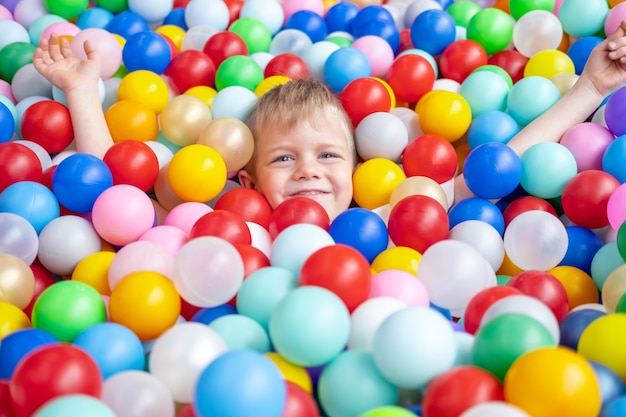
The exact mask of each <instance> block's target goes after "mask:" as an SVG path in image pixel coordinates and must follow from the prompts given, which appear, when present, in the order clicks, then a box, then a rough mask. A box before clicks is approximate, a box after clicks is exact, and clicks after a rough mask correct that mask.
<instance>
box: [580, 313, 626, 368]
mask: <svg viewBox="0 0 626 417" xmlns="http://www.w3.org/2000/svg"><path fill="white" fill-rule="evenodd" d="M623 326H624V317H623V315H622V314H608V315H601V316H600V317H598V318H596V319H595V320H593V321H591V322H590V323H589V324H588V325H587V326H586V327H585V329H584V330H583V332H582V335H581V336H580V340H579V342H578V352H579V353H580V354H581V355H582V356H583V357H585V358H587V359H589V360H593V361H595V362H598V363H600V364H603V365H605V366H607V367H608V368H610V369H611V370H612V371H614V372H615V373H616V374H617V375H619V376H620V378H623V376H624V374H625V369H626V367H625V366H624V361H623V360H622V359H621V358H619V357H618V356H614V353H615V352H617V350H616V349H619V347H620V346H621V345H622V344H623V343H624V340H623V338H622V337H621V332H620V330H621V329H622V328H623Z"/></svg>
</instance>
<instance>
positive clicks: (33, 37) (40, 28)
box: [28, 14, 67, 45]
mask: <svg viewBox="0 0 626 417" xmlns="http://www.w3.org/2000/svg"><path fill="white" fill-rule="evenodd" d="M60 22H67V19H65V18H63V17H61V16H58V15H56V14H45V15H43V16H40V17H38V18H37V19H35V20H34V21H33V23H31V24H30V26H29V27H28V35H29V36H30V42H31V43H32V44H33V45H39V40H40V39H41V35H42V34H43V32H44V31H45V30H46V29H47V28H48V26H50V25H52V24H53V23H60Z"/></svg>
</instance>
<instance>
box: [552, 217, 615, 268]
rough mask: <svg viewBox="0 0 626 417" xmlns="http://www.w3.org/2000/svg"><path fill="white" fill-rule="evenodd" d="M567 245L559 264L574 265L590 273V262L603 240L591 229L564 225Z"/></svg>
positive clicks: (602, 244)
mask: <svg viewBox="0 0 626 417" xmlns="http://www.w3.org/2000/svg"><path fill="white" fill-rule="evenodd" d="M565 230H566V231H567V239H568V242H569V244H568V246H567V252H565V256H564V257H563V259H562V260H561V262H560V263H559V265H568V266H573V267H576V268H578V269H580V270H582V271H585V272H586V273H587V274H589V275H591V262H593V257H594V256H596V253H597V252H598V251H599V250H600V249H601V248H602V246H604V242H603V241H602V239H600V237H599V236H598V235H596V234H595V233H594V232H593V231H592V230H590V229H587V228H586V227H581V226H566V227H565Z"/></svg>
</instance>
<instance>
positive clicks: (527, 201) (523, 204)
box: [502, 195, 558, 227]
mask: <svg viewBox="0 0 626 417" xmlns="http://www.w3.org/2000/svg"><path fill="white" fill-rule="evenodd" d="M530 210H542V211H546V212H548V213H551V214H553V215H555V216H557V217H558V214H557V212H556V209H555V208H554V207H553V206H552V204H550V203H548V202H547V201H546V200H544V199H543V198H540V197H535V196H532V195H527V196H524V197H519V198H516V199H515V200H513V201H511V202H510V203H509V204H508V205H507V206H506V207H505V208H504V210H503V211H502V216H503V217H504V226H505V227H506V226H508V225H509V223H511V221H512V220H513V219H514V218H516V217H517V216H518V215H520V214H522V213H524V212H527V211H530Z"/></svg>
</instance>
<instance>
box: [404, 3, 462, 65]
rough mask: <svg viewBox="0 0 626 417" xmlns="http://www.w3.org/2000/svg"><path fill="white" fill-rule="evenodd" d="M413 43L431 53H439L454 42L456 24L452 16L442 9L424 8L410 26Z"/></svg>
mask: <svg viewBox="0 0 626 417" xmlns="http://www.w3.org/2000/svg"><path fill="white" fill-rule="evenodd" d="M410 31H411V32H410V33H411V41H412V43H413V45H414V46H415V47H416V48H418V49H422V50H424V51H426V52H428V53H430V54H432V55H439V54H441V53H442V52H443V51H444V49H445V48H446V47H447V46H448V45H450V44H451V43H452V42H454V40H455V37H456V24H455V22H454V18H453V17H452V16H451V15H450V14H449V13H447V12H444V11H443V10H436V9H431V10H425V11H424V12H422V13H420V14H419V15H418V16H417V17H416V18H415V20H413V22H412V24H411V26H410Z"/></svg>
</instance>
